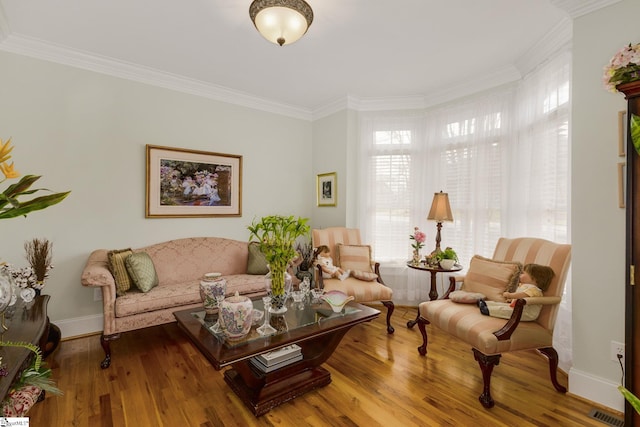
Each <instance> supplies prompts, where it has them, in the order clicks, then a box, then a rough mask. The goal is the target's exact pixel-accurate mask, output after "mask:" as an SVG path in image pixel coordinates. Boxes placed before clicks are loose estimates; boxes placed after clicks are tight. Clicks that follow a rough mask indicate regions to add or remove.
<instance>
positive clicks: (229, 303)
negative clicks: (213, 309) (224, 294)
mask: <svg viewBox="0 0 640 427" xmlns="http://www.w3.org/2000/svg"><path fill="white" fill-rule="evenodd" d="M218 319H219V321H220V327H221V328H222V330H223V331H224V334H225V335H226V337H227V339H229V340H238V339H241V338H242V337H244V336H245V335H247V334H248V333H249V331H250V330H251V324H252V322H253V303H252V302H251V299H249V298H248V297H245V296H240V295H238V292H236V294H235V295H234V296H231V297H228V298H225V299H224V301H222V304H221V307H220V310H219V317H218Z"/></svg>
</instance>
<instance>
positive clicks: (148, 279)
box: [124, 252, 158, 292]
mask: <svg viewBox="0 0 640 427" xmlns="http://www.w3.org/2000/svg"><path fill="white" fill-rule="evenodd" d="M124 263H125V264H126V265H127V271H128V272H129V275H130V276H131V280H133V283H134V284H135V285H136V286H137V287H138V289H140V290H141V291H142V292H149V291H150V290H151V289H152V288H154V287H155V286H157V285H158V275H157V274H156V268H155V267H154V265H153V261H152V260H151V257H150V256H149V254H147V253H146V252H136V253H133V254H131V255H129V256H128V257H127V259H126V260H125V261H124Z"/></svg>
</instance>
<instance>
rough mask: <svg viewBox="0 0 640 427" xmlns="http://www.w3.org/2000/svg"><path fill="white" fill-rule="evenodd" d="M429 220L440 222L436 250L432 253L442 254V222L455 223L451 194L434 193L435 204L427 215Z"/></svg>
mask: <svg viewBox="0 0 640 427" xmlns="http://www.w3.org/2000/svg"><path fill="white" fill-rule="evenodd" d="M427 219H428V220H432V221H437V222H438V225H437V227H438V232H437V233H436V249H435V250H434V251H433V252H432V253H434V254H435V253H438V252H441V249H440V230H441V229H442V221H453V214H452V213H451V206H450V205H449V193H443V192H442V191H440V192H439V193H434V195H433V202H431V210H429V215H427Z"/></svg>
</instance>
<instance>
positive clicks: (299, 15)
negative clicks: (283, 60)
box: [249, 0, 313, 46]
mask: <svg viewBox="0 0 640 427" xmlns="http://www.w3.org/2000/svg"><path fill="white" fill-rule="evenodd" d="M249 16H250V17H251V21H252V22H253V25H255V26H256V29H257V30H258V32H260V34H262V37H264V38H265V39H267V40H269V41H270V42H271V43H277V44H279V45H280V46H284V45H286V44H291V43H293V42H295V41H297V40H298V39H300V37H302V36H303V35H304V33H306V32H307V30H308V29H309V27H310V26H311V23H312V22H313V10H311V6H309V4H308V3H307V2H306V1H304V0H254V1H253V3H251V6H249Z"/></svg>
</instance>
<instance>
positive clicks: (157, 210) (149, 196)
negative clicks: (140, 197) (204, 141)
mask: <svg viewBox="0 0 640 427" xmlns="http://www.w3.org/2000/svg"><path fill="white" fill-rule="evenodd" d="M146 151H147V182H146V210H145V217H147V218H154V217H155V218H171V217H174V218H178V217H212V216H242V156H238V155H234V154H222V153H214V152H208V151H200V150H188V149H183V148H173V147H160V146H157V145H147V146H146Z"/></svg>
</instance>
